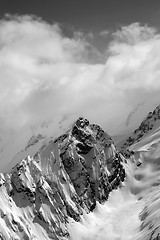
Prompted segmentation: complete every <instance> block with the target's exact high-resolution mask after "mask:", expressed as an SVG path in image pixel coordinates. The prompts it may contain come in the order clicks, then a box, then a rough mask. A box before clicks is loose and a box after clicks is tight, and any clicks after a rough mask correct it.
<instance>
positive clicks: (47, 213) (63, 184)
mask: <svg viewBox="0 0 160 240" xmlns="http://www.w3.org/2000/svg"><path fill="white" fill-rule="evenodd" d="M121 162H122V156H121V154H119V153H118V151H117V150H116V148H115V146H114V143H113V141H112V139H111V138H110V136H109V135H108V134H107V133H105V132H104V131H103V130H102V129H101V128H100V127H99V126H98V125H95V124H90V123H89V121H88V120H86V119H83V118H79V119H78V120H77V121H76V122H75V124H73V126H72V127H71V129H70V130H69V131H68V132H66V133H65V134H64V135H62V136H60V137H59V138H57V139H56V140H51V141H50V142H49V144H47V146H43V147H42V148H41V149H40V150H39V151H38V152H37V153H36V154H35V156H34V157H33V158H30V157H27V158H26V159H24V160H22V161H21V162H20V163H19V164H17V165H16V166H15V167H14V168H13V169H12V172H11V173H8V174H1V175H0V216H1V218H0V238H1V239H7V240H8V239H9V240H11V239H16V240H18V239H28V240H31V239H42V240H43V239H67V238H68V234H69V233H68V231H67V227H66V224H67V221H68V217H71V218H73V219H74V220H75V221H80V220H81V215H82V214H83V211H86V212H90V211H92V210H93V209H94V208H95V206H96V201H99V202H100V203H102V202H103V201H106V200H107V198H108V195H109V193H110V191H112V189H115V188H117V187H118V186H119V185H120V183H121V182H122V181H124V178H125V171H124V168H123V166H122V164H121Z"/></svg>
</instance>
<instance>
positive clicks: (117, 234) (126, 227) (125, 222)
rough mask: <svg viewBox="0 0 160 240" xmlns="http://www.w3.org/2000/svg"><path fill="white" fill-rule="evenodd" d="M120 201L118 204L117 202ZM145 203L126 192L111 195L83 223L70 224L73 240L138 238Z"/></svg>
mask: <svg viewBox="0 0 160 240" xmlns="http://www.w3.org/2000/svg"><path fill="white" fill-rule="evenodd" d="M117 200H118V202H117ZM143 207H144V202H143V201H138V200H137V199H136V197H135V196H134V195H132V194H130V193H129V192H126V189H124V190H120V189H119V190H115V191H113V193H111V195H110V197H109V200H108V202H106V203H105V204H104V205H100V204H98V206H97V208H96V209H95V211H94V212H93V213H90V214H89V215H88V216H87V215H86V216H85V217H84V219H83V222H82V223H76V224H75V223H73V222H71V223H70V226H69V229H70V232H71V233H70V235H71V238H70V239H71V240H93V239H94V240H131V239H136V237H138V233H139V231H140V225H141V221H140V219H139V215H140V213H141V211H142V209H143Z"/></svg>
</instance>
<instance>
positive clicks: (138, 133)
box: [119, 105, 160, 149]
mask: <svg viewBox="0 0 160 240" xmlns="http://www.w3.org/2000/svg"><path fill="white" fill-rule="evenodd" d="M159 127H160V105H159V106H157V107H156V108H155V110H154V111H153V112H149V113H148V115H147V116H146V118H145V119H144V120H143V121H142V123H141V124H140V125H139V127H138V128H137V129H136V130H135V131H134V132H133V133H132V134H131V135H130V136H129V137H127V138H126V139H124V140H123V141H122V142H121V143H120V144H119V147H121V148H122V149H126V148H128V147H129V146H131V145H133V144H134V143H136V142H139V141H140V140H141V139H143V138H145V137H146V136H148V135H152V134H153V133H154V132H155V131H158V128H159Z"/></svg>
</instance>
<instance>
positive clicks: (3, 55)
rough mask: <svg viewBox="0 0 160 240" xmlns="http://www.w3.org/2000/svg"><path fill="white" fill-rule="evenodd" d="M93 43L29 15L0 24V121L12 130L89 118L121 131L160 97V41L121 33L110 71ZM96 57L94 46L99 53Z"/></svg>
mask: <svg viewBox="0 0 160 240" xmlns="http://www.w3.org/2000/svg"><path fill="white" fill-rule="evenodd" d="M89 46H90V44H89V43H88V42H87V41H86V40H85V39H84V38H82V37H80V38H78V35H77V34H76V36H75V37H74V38H72V39H71V38H68V37H66V36H64V35H63V33H62V31H61V28H60V26H59V25H58V24H53V25H50V24H48V23H46V22H43V21H42V20H40V19H35V18H31V17H29V16H23V17H14V18H10V19H9V20H1V21H0V73H1V78H0V116H1V117H0V122H1V125H2V126H4V127H7V128H15V129H16V128H19V127H24V126H29V125H31V124H32V125H33V124H35V125H36V124H40V123H41V122H43V121H45V120H51V119H55V118H57V119H62V118H63V117H64V116H67V115H77V116H80V115H83V116H85V117H88V118H89V119H90V120H91V121H94V122H97V123H99V124H101V125H102V126H104V127H106V128H107V129H109V131H110V132H114V129H115V127H118V125H119V124H120V123H121V122H123V121H124V120H125V119H126V118H127V116H128V114H129V113H130V111H132V109H133V108H134V107H135V106H136V105H137V104H139V103H140V102H143V101H147V99H148V98H150V99H151V98H152V99H153V98H155V99H156V100H157V99H160V98H159V90H160V58H159V50H160V35H159V34H158V33H157V32H156V30H155V29H154V28H151V27H148V26H141V25H140V24H139V23H133V24H131V25H129V26H125V27H122V28H121V29H120V30H118V31H117V32H116V33H114V34H113V41H112V42H111V43H110V45H109V46H108V49H106V52H107V54H108V59H107V61H106V63H105V64H89V63H87V61H86V59H87V58H86V56H87V54H88V52H87V51H88V47H89ZM90 49H92V50H93V51H94V49H93V46H91V48H90Z"/></svg>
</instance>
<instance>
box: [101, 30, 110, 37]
mask: <svg viewBox="0 0 160 240" xmlns="http://www.w3.org/2000/svg"><path fill="white" fill-rule="evenodd" d="M109 34H110V31H109V30H103V31H101V32H100V34H99V35H100V36H102V37H105V38H106V37H108V35H109Z"/></svg>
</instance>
